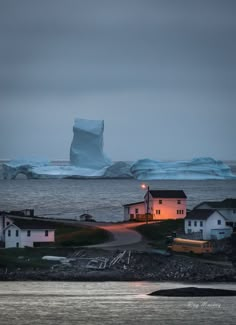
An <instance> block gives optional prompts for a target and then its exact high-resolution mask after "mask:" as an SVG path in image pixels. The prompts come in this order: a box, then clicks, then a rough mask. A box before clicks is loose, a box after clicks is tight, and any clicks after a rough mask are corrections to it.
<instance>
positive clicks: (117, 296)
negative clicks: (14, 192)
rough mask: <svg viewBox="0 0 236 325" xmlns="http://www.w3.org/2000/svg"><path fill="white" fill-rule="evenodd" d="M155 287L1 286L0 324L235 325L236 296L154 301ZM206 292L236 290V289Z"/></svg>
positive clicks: (104, 284)
mask: <svg viewBox="0 0 236 325" xmlns="http://www.w3.org/2000/svg"><path fill="white" fill-rule="evenodd" d="M179 286H183V285H181V284H179V283H161V284H160V283H155V282H151V283H150V282H101V283H100V282H93V283H91V282H86V283H85V282H0V324H1V325H32V324H34V325H42V324H43V325H49V324H50V325H52V324H55V325H72V324H79V325H90V324H91V325H100V324H101V325H102V324H104V325H106V324H129V325H131V324H135V325H138V324H144V325H149V324H150V325H154V324H160V325H162V324H186V325H192V324H197V325H199V324H215V325H217V324H220V325H222V324H225V325H226V324H227V325H228V324H236V311H235V303H236V297H201V298H197V297H195V298H181V297H174V298H171V297H152V296H148V295H147V294H148V293H150V292H152V291H155V290H157V289H159V288H162V289H163V288H173V287H179ZM207 287H214V288H228V289H236V284H213V285H212V284H211V285H207Z"/></svg>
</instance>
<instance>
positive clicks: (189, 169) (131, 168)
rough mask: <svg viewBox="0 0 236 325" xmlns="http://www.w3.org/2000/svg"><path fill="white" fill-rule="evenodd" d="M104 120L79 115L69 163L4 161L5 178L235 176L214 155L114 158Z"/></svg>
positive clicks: (189, 178) (143, 178) (191, 178)
mask: <svg viewBox="0 0 236 325" xmlns="http://www.w3.org/2000/svg"><path fill="white" fill-rule="evenodd" d="M103 132H104V121H103V120H85V119H80V118H77V119H75V122H74V127H73V133H74V135H73V140H72V143H71V147H70V164H69V165H68V164H64V165H61V164H60V165H58V164H57V165H55V164H53V163H51V162H49V161H45V160H43V161H35V160H13V161H10V162H8V163H4V164H3V165H2V174H3V178H4V179H14V178H16V177H17V175H18V174H24V175H26V177H27V178H35V179H39V178H134V179H137V180H155V179H157V180H159V179H170V180H175V179H178V180H185V179H186V180H206V179H236V176H235V175H233V174H232V172H231V169H230V167H229V166H227V165H226V164H224V163H223V162H222V161H219V160H214V159H213V158H195V159H192V160H183V161H175V162H174V161H172V162H162V161H158V160H151V159H141V160H138V161H136V162H134V163H131V162H124V161H118V162H112V161H111V160H110V159H109V158H107V156H106V155H105V154H104V152H103Z"/></svg>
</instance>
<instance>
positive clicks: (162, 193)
mask: <svg viewBox="0 0 236 325" xmlns="http://www.w3.org/2000/svg"><path fill="white" fill-rule="evenodd" d="M186 199H187V197H186V195H185V193H184V191H181V190H149V191H147V193H146V194H145V196H144V201H141V202H136V203H130V204H126V205H124V219H125V220H137V221H144V220H145V218H146V215H147V214H148V215H149V217H148V218H149V220H165V219H180V218H184V217H185V216H186Z"/></svg>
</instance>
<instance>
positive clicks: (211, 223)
mask: <svg viewBox="0 0 236 325" xmlns="http://www.w3.org/2000/svg"><path fill="white" fill-rule="evenodd" d="M218 220H221V224H220V225H219V224H218ZM189 221H191V226H189ZM200 221H202V222H203V227H200ZM194 222H197V226H195V225H194ZM189 229H190V230H191V232H200V231H201V230H202V235H203V239H204V240H210V239H213V232H212V230H213V229H214V230H216V233H217V230H223V229H225V230H226V231H225V236H224V237H228V236H229V235H231V233H232V228H231V227H228V226H226V220H225V218H224V217H223V216H222V215H221V214H220V213H219V212H217V211H215V212H213V213H212V214H211V215H210V217H209V218H208V219H207V220H201V219H197V218H196V219H185V220H184V230H185V233H186V234H188V232H189ZM217 239H218V238H217Z"/></svg>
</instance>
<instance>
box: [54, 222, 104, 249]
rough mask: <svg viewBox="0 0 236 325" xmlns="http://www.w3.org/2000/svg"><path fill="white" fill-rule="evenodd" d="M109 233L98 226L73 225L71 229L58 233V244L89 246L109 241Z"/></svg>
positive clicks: (56, 240)
mask: <svg viewBox="0 0 236 325" xmlns="http://www.w3.org/2000/svg"><path fill="white" fill-rule="evenodd" d="M109 238H110V236H109V233H108V232H107V231H106V230H104V229H100V228H96V227H73V229H71V231H65V232H64V233H62V232H61V233H60V234H57V233H56V239H55V242H56V245H61V246H87V245H96V244H100V243H104V242H105V241H108V240H109Z"/></svg>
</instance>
